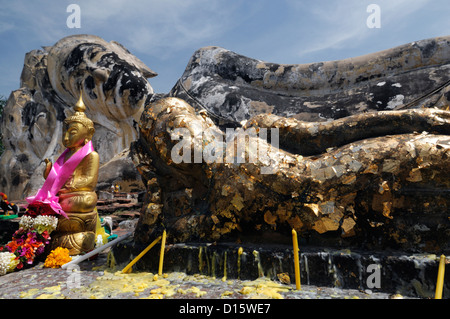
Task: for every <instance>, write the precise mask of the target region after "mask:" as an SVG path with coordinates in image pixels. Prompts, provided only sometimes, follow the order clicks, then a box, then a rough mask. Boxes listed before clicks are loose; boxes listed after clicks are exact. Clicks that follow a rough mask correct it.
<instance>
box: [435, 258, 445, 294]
mask: <svg viewBox="0 0 450 319" xmlns="http://www.w3.org/2000/svg"><path fill="white" fill-rule="evenodd" d="M444 273H445V256H444V255H441V258H440V260H439V270H438V277H437V282H436V293H435V295H434V299H442V290H443V289H444Z"/></svg>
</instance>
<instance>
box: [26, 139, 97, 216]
mask: <svg viewBox="0 0 450 319" xmlns="http://www.w3.org/2000/svg"><path fill="white" fill-rule="evenodd" d="M92 151H94V147H93V146H92V142H91V141H89V142H88V143H86V144H85V145H84V146H83V147H82V148H81V149H79V150H78V151H77V152H76V153H75V154H73V155H72V156H71V157H70V158H69V159H68V160H67V161H66V162H65V163H64V157H65V156H66V154H67V153H68V152H69V149H66V150H65V151H64V152H63V153H62V154H61V155H60V156H59V157H58V159H57V160H56V162H55V163H54V164H53V165H52V169H51V171H50V173H49V174H48V176H47V179H46V180H45V182H44V185H42V188H41V189H40V190H38V192H37V193H36V195H35V196H31V197H28V198H27V202H28V203H29V204H32V203H33V202H35V201H38V202H41V203H44V204H48V205H49V206H50V207H51V208H52V210H53V211H55V213H57V214H60V215H63V216H64V217H66V218H68V217H67V214H66V213H65V212H64V210H63V209H62V208H61V205H60V204H59V197H58V196H56V194H57V193H58V192H59V190H60V189H61V187H63V186H64V184H65V183H66V182H67V180H68V179H69V177H70V176H71V175H72V174H73V172H74V171H75V168H77V166H78V164H80V162H81V161H82V160H83V158H85V157H86V156H87V155H88V154H89V153H91V152H92Z"/></svg>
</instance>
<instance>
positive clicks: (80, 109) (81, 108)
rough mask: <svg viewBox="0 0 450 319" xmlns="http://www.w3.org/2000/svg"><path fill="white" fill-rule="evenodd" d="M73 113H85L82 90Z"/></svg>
mask: <svg viewBox="0 0 450 319" xmlns="http://www.w3.org/2000/svg"><path fill="white" fill-rule="evenodd" d="M74 109H75V112H84V111H86V105H84V102H83V90H81V92H80V98H79V99H78V102H77V104H75V107H74Z"/></svg>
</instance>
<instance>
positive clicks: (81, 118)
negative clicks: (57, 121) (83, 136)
mask: <svg viewBox="0 0 450 319" xmlns="http://www.w3.org/2000/svg"><path fill="white" fill-rule="evenodd" d="M82 96H83V92H82V91H81V93H80V98H79V99H78V102H77V103H76V104H75V107H74V110H75V113H74V114H73V115H71V116H69V117H67V118H66V119H65V120H64V124H66V125H67V124H70V123H72V122H78V123H81V124H83V125H84V126H85V127H86V128H88V129H92V130H94V122H92V121H91V120H90V119H89V118H88V117H87V116H86V114H84V111H86V106H85V105H84V102H83V97H82ZM92 134H93V133H92Z"/></svg>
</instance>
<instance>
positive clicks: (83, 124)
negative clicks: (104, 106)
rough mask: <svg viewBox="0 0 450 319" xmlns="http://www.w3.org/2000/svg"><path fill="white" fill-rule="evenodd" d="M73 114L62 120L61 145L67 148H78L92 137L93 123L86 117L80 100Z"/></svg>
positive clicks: (84, 108) (80, 99)
mask: <svg viewBox="0 0 450 319" xmlns="http://www.w3.org/2000/svg"><path fill="white" fill-rule="evenodd" d="M74 110H75V113H74V114H73V115H72V116H70V117H67V118H66V119H65V120H64V129H63V139H62V142H63V145H64V146H65V147H67V148H70V149H73V148H75V149H76V148H80V147H82V146H84V145H85V144H86V143H88V142H89V141H90V140H91V139H92V136H93V135H94V132H95V128H94V123H93V122H92V121H91V120H90V119H89V118H88V117H87V116H86V114H85V113H84V111H85V110H86V106H85V105H84V103H83V99H82V97H81V94H80V98H79V100H78V102H77V103H76V104H75V107H74Z"/></svg>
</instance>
